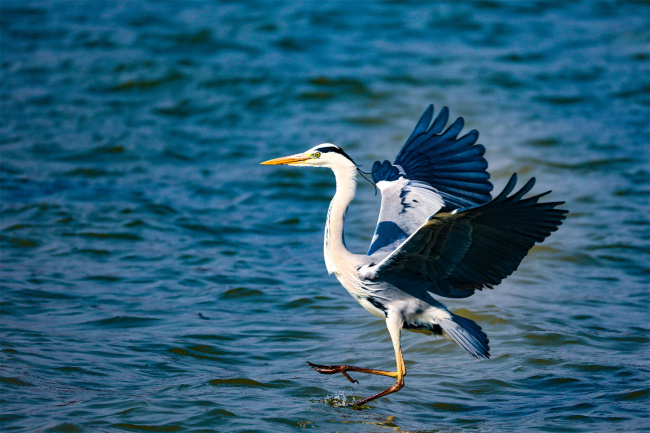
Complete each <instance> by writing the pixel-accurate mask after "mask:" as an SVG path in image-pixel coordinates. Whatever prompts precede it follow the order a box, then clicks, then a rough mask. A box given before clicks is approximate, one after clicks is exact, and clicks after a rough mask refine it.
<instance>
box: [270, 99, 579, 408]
mask: <svg viewBox="0 0 650 433" xmlns="http://www.w3.org/2000/svg"><path fill="white" fill-rule="evenodd" d="M433 113H434V111H433V105H430V106H429V107H428V108H427V109H426V111H425V112H424V114H423V115H422V117H421V118H420V120H419V121H418V123H417V125H416V126H415V129H414V130H413V132H412V133H411V135H410V136H409V138H408V139H407V140H406V143H405V144H404V146H403V147H402V149H401V151H400V152H399V153H398V155H397V157H396V158H395V161H394V162H393V163H392V164H391V163H390V162H389V161H384V162H379V161H376V162H375V163H374V165H373V167H372V171H371V174H372V179H373V181H374V183H375V184H376V186H377V188H378V189H379V190H380V191H381V208H380V212H379V219H378V222H377V227H376V229H375V232H374V236H373V238H372V241H371V243H370V247H369V249H368V252H367V254H354V253H351V252H350V251H348V249H347V248H346V245H345V240H344V236H343V225H344V219H345V214H346V211H347V209H348V206H349V204H350V203H351V201H352V199H353V197H354V194H355V189H356V175H357V170H358V166H357V164H356V163H355V162H354V161H353V160H352V158H350V156H349V155H348V154H347V153H345V152H344V151H343V149H341V148H340V147H338V146H335V145H333V144H330V143H325V144H319V145H318V146H315V147H313V148H312V149H309V150H307V151H306V152H304V153H299V154H296V155H291V156H285V157H282V158H276V159H271V160H269V161H265V162H263V163H262V164H265V165H279V164H287V165H293V166H301V167H302V166H304V167H327V168H330V169H331V170H332V171H333V172H334V176H335V177H336V193H335V194H334V198H333V199H332V201H331V203H330V206H329V210H328V212H327V221H326V224H325V242H324V253H325V265H326V267H327V271H328V272H329V273H330V274H334V275H335V276H336V277H337V278H338V280H339V282H340V283H341V284H342V285H343V287H345V289H346V290H347V291H348V292H349V293H350V295H352V297H353V298H354V299H356V300H357V301H358V302H359V303H360V304H361V305H362V306H363V307H364V308H365V309H366V310H368V311H369V312H370V313H372V314H374V315H375V316H377V317H380V318H382V319H385V320H386V327H387V328H388V332H389V333H390V337H391V339H392V342H393V347H394V350H395V358H396V362H397V369H396V371H383V370H375V369H370V368H361V367H355V366H351V365H319V364H312V363H309V365H310V366H311V367H312V368H313V369H314V370H316V371H317V372H318V373H322V374H337V373H341V374H343V375H344V376H345V377H346V378H347V379H348V380H349V381H350V382H356V380H354V379H352V378H351V377H350V375H349V374H348V373H349V372H359V373H369V374H376V375H381V376H388V377H392V378H394V379H396V382H395V384H394V385H393V386H391V387H390V388H388V389H386V390H385V391H382V392H380V393H378V394H375V395H372V396H370V397H368V398H364V399H362V400H359V401H356V402H355V403H354V404H355V405H362V404H364V403H367V402H369V401H371V400H374V399H376V398H378V397H382V396H384V395H387V394H390V393H392V392H395V391H398V390H400V389H401V388H402V387H403V386H404V375H405V374H406V367H405V365H404V358H403V356H402V350H401V345H400V338H401V330H402V329H406V330H413V331H422V332H425V333H428V334H433V335H437V336H441V337H443V338H446V339H448V340H451V341H453V342H455V343H457V344H458V345H459V346H460V347H462V348H463V349H465V351H467V353H469V355H470V356H472V357H473V358H489V357H490V347H489V345H488V343H489V340H488V338H487V335H486V334H485V332H483V330H482V329H481V327H480V326H479V325H477V324H476V323H475V322H474V321H472V320H470V319H467V318H464V317H461V316H459V315H457V314H454V313H452V312H451V311H449V310H448V309H447V307H445V306H444V305H443V304H442V303H440V302H439V301H438V300H436V299H434V297H433V296H434V295H436V296H442V297H448V298H465V297H468V296H471V295H472V294H474V292H475V291H476V290H482V289H483V288H490V289H491V288H493V286H495V285H497V284H499V283H500V282H501V281H502V280H503V279H504V278H506V277H507V276H508V275H510V274H512V273H513V272H514V271H515V270H516V269H517V267H518V266H519V264H520V262H521V261H522V259H523V258H524V257H525V256H526V254H527V253H528V251H529V250H530V249H531V248H532V247H533V245H534V244H535V243H538V242H542V241H543V240H544V239H545V238H546V237H547V236H549V235H550V234H551V232H553V231H555V230H557V228H558V226H559V225H560V224H561V223H562V220H563V219H564V218H565V215H564V214H565V213H567V211H566V210H563V209H557V208H556V207H557V206H559V205H561V204H563V203H564V202H546V203H540V202H539V199H540V198H541V197H542V196H545V195H546V194H548V193H550V191H547V192H545V193H542V194H538V195H535V196H532V197H528V198H524V195H526V194H527V193H528V192H529V191H530V190H531V189H532V188H533V185H534V183H535V178H532V179H530V180H529V181H528V182H527V183H526V184H525V185H524V186H523V187H521V188H520V189H519V190H518V191H516V192H515V193H512V192H513V191H514V189H515V185H516V183H517V175H516V174H513V175H512V177H511V178H510V180H509V181H508V183H507V185H506V186H505V188H504V189H503V191H501V193H500V194H499V195H497V196H496V197H495V198H492V197H491V194H490V191H492V184H491V183H490V181H489V178H490V175H489V174H488V173H487V171H486V169H487V166H488V164H487V161H486V160H485V158H484V157H483V155H484V153H485V148H484V147H483V146H482V145H480V144H476V141H477V139H478V132H477V131H476V130H472V131H470V132H469V133H467V134H466V135H463V136H462V137H460V138H458V134H459V133H460V131H461V130H462V129H463V126H464V120H463V118H462V117H461V118H458V119H456V121H455V122H453V123H452V124H451V125H450V126H449V127H448V128H447V129H446V130H444V127H445V125H446V124H447V121H448V119H449V110H448V109H447V107H444V108H443V109H442V110H440V113H439V114H438V116H437V117H436V119H435V120H433V122H432V119H433ZM511 193H512V194H511Z"/></svg>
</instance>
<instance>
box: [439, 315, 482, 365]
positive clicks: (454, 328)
mask: <svg viewBox="0 0 650 433" xmlns="http://www.w3.org/2000/svg"><path fill="white" fill-rule="evenodd" d="M449 314H450V315H451V316H450V317H449V318H440V319H438V320H437V321H436V322H437V324H438V325H439V326H440V328H442V336H443V337H444V338H446V339H448V340H451V341H454V342H456V343H457V344H458V345H459V346H460V347H462V348H463V349H465V351H466V352H467V353H469V354H470V355H471V356H472V358H489V357H490V345H489V343H490V340H488V338H487V335H485V332H483V330H482V329H481V327H480V326H478V325H477V324H476V322H474V321H473V320H470V319H466V318H464V317H461V316H457V315H456V314H453V313H451V312H450V313H449ZM434 326H435V325H434Z"/></svg>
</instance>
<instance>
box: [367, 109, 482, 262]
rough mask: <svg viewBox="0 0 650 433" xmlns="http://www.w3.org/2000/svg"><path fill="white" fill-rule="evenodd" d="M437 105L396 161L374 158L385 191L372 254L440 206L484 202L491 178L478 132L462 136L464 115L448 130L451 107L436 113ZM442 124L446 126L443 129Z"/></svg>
mask: <svg viewBox="0 0 650 433" xmlns="http://www.w3.org/2000/svg"><path fill="white" fill-rule="evenodd" d="M433 114H434V110H433V105H430V106H429V107H428V108H427V109H426V110H425V112H424V113H423V114H422V116H421V117H420V120H419V121H418V123H417V124H416V125H415V128H414V129H413V132H412V133H411V135H410V136H409V138H408V139H407V140H406V143H405V144H404V146H403V147H402V150H400V152H399V153H398V155H397V157H396V158H395V161H394V162H393V164H391V163H390V162H389V161H384V162H383V163H380V162H379V161H376V162H375V163H374V165H373V167H372V178H373V180H374V181H375V183H376V184H377V186H378V187H379V189H380V190H381V192H382V202H381V210H380V213H379V219H378V222H377V228H376V229H375V234H374V236H373V240H372V242H371V245H370V248H369V250H368V255H373V254H375V253H378V252H380V254H381V255H386V254H387V253H389V252H390V251H392V250H393V249H395V248H396V247H398V246H399V245H401V243H402V242H403V241H404V240H405V239H406V238H407V237H408V236H409V235H411V234H412V233H413V232H415V231H416V230H417V229H418V227H420V225H422V223H423V222H424V221H426V219H427V218H428V217H429V216H430V215H433V214H435V213H437V212H438V211H440V210H441V209H445V210H451V209H458V208H465V207H470V206H475V205H479V204H482V203H486V202H487V201H489V200H490V191H491V190H492V184H491V183H490V181H489V180H488V179H489V178H490V175H489V174H488V173H487V172H486V169H487V161H486V160H485V158H484V157H483V155H484V154H485V148H484V147H483V146H482V145H480V144H476V140H477V139H478V132H477V131H476V130H472V131H470V132H468V133H467V134H465V135H463V136H462V137H460V138H457V137H458V134H459V133H460V131H461V130H462V129H463V126H464V123H465V121H464V120H463V118H458V119H456V120H455V121H454V122H453V123H452V124H451V125H450V126H449V127H448V128H447V129H446V130H444V127H445V125H446V124H447V121H448V120H449V109H448V108H447V107H443V108H442V110H440V112H439V113H438V116H437V117H436V119H435V120H434V121H433V123H432V122H431V120H432V119H433ZM443 130H444V132H443Z"/></svg>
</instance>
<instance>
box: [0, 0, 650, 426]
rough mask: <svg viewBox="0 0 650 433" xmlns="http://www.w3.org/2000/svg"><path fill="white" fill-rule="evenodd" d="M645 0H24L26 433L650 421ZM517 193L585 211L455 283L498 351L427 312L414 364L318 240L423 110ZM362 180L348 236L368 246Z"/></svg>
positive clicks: (14, 81)
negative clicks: (491, 275) (437, 335)
mask: <svg viewBox="0 0 650 433" xmlns="http://www.w3.org/2000/svg"><path fill="white" fill-rule="evenodd" d="M648 17H650V7H649V6H648V5H647V4H646V3H644V2H623V3H621V2H592V1H587V0H584V1H575V2H566V3H548V2H511V3H505V2H489V1H483V2H471V3H470V2H468V3H451V2H450V3H446V2H443V3H436V4H429V3H426V2H422V3H420V2H415V3H411V2H373V3H370V2H369V3H365V2H361V3H352V2H332V3H328V4H326V5H321V4H316V3H309V2H307V3H289V2H259V3H257V2H245V3H228V2H221V3H188V2H171V3H164V2H163V3H161V2H149V3H145V2H139V3H137V4H136V3H125V4H122V3H118V2H102V3H88V4H84V3H75V5H74V7H73V8H71V7H70V4H69V3H66V2H59V1H54V2H48V3H32V2H18V1H3V2H2V3H0V36H1V37H2V49H1V51H0V70H1V76H2V79H0V113H1V115H0V143H1V146H2V147H1V148H0V201H1V206H2V212H1V217H0V242H1V243H2V244H1V247H0V257H1V261H0V262H1V265H0V266H1V268H2V274H1V283H0V284H1V286H0V314H1V316H0V321H1V324H2V331H1V332H2V334H1V335H2V338H1V342H0V343H1V347H0V384H1V385H0V386H2V391H3V392H2V397H0V399H1V400H0V401H1V403H2V404H1V405H2V414H1V415H0V421H1V425H2V427H3V428H4V430H7V431H9V430H12V431H25V432H31V431H185V430H188V431H298V430H302V429H306V428H313V429H317V430H323V431H330V430H331V431H334V430H336V431H342V432H343V431H349V432H357V431H387V430H390V429H393V430H395V431H409V432H411V431H438V430H439V431H459V430H464V429H475V430H484V431H513V430H517V431H526V430H527V431H533V432H537V431H540V430H544V431H604V430H607V431H609V430H616V429H619V430H629V431H638V430H642V429H643V428H644V427H647V425H648V403H650V401H649V400H650V391H649V387H648V378H649V370H650V368H649V365H648V362H647V359H649V358H650V356H649V355H650V353H649V352H648V343H649V341H648V339H649V337H648V331H649V329H650V324H649V323H648V312H649V308H650V307H649V302H648V301H649V296H648V295H649V294H648V287H649V281H648V275H649V274H650V272H649V268H648V263H649V262H650V260H649V258H648V251H649V248H648V239H649V237H650V235H649V231H648V208H649V204H650V203H649V188H648V184H649V182H648V178H649V169H648V167H650V165H649V162H650V161H648V158H649V153H648V152H647V144H648V143H649V142H650V114H649V107H650V78H649V77H650V73H649V72H650V53H648V49H647V47H648V43H649V42H650V30H649V29H650V18H648ZM429 103H434V104H435V105H436V107H437V109H440V108H441V107H442V106H444V105H448V106H449V107H450V110H451V115H452V116H463V117H464V118H465V122H466V123H465V124H466V125H467V126H466V131H469V130H471V129H474V128H475V129H477V130H479V131H480V133H481V137H480V139H479V141H480V142H481V143H483V144H484V145H485V146H486V148H487V153H486V157H487V159H488V161H489V163H490V168H489V171H490V173H491V174H492V179H493V180H494V183H495V190H500V189H501V188H502V187H503V186H504V185H505V182H506V180H507V179H508V177H509V176H510V174H511V173H512V172H514V171H516V172H518V174H519V175H520V177H521V178H523V179H525V178H529V177H532V176H535V177H537V179H538V186H537V187H536V188H535V189H534V192H535V191H536V192H541V191H544V190H546V189H553V194H552V195H551V196H550V197H551V198H552V199H553V200H565V201H566V202H567V205H566V207H567V208H568V209H570V210H571V213H570V214H569V215H568V219H567V220H566V221H565V223H564V224H563V225H562V227H561V228H560V230H559V231H558V232H557V233H556V234H554V235H553V236H551V237H550V238H549V239H548V240H547V241H546V242H545V243H544V244H543V245H541V246H538V247H535V248H534V249H533V250H532V251H531V253H530V255H529V257H528V258H527V259H525V260H524V262H523V263H522V265H521V267H520V269H519V270H518V271H517V272H516V273H515V274H514V275H512V276H511V277H509V278H508V279H507V280H505V282H504V283H503V284H501V285H500V286H499V287H497V288H495V289H494V290H493V291H483V292H482V293H478V294H477V295H476V296H473V297H471V298H469V299H464V300H450V301H448V302H447V303H448V305H449V306H450V308H452V309H453V310H454V311H456V312H457V313H458V314H461V315H463V316H466V317H469V318H471V319H472V320H475V321H477V322H478V323H479V324H480V325H481V326H482V327H483V328H484V329H485V330H486V332H487V333H488V335H489V337H490V341H491V347H492V352H493V358H492V359H490V360H489V361H480V362H477V361H473V360H472V359H470V358H469V357H467V355H466V354H465V353H463V352H462V350H460V349H459V348H458V347H456V346H454V345H452V344H450V343H448V342H446V341H442V340H432V339H431V338H428V337H426V336H423V335H420V334H414V333H406V334H405V335H404V337H403V340H404V347H403V348H404V353H405V357H406V363H407V369H408V375H407V376H406V387H405V388H404V389H402V390H401V391H400V392H399V393H397V394H394V395H391V396H389V397H387V398H383V399H380V400H378V401H375V402H372V403H371V404H369V405H367V406H366V407H364V408H361V409H358V410H357V409H354V408H351V407H349V406H347V404H348V403H350V402H352V401H354V400H356V399H357V398H359V397H362V396H367V395H371V394H373V393H376V392H378V391H381V390H383V389H385V388H386V386H388V385H390V384H389V383H387V382H386V380H385V378H378V377H359V378H358V379H359V381H360V382H361V383H360V384H358V385H357V384H351V383H348V382H347V381H346V380H345V379H344V378H341V377H336V376H332V377H323V376H320V375H318V374H316V373H315V372H313V371H312V370H311V369H310V368H309V367H308V366H307V364H306V363H305V362H306V361H312V362H319V363H334V362H336V363H348V364H354V365H361V366H368V367H373V368H380V369H392V368H394V365H393V363H394V357H393V350H392V346H391V343H390V337H389V335H388V333H387V332H386V329H385V326H384V324H383V323H382V322H381V321H379V320H377V319H376V318H374V317H372V316H370V315H368V314H367V313H366V312H365V311H364V310H363V309H361V308H360V307H359V306H358V305H357V304H356V302H354V301H353V300H352V299H350V297H349V295H348V294H347V293H345V291H344V290H343V289H342V288H341V287H340V286H339V285H338V283H337V282H336V281H335V280H334V279H333V278H331V277H328V276H327V273H326V270H325V266H324V263H323V258H322V231H323V226H324V220H325V213H326V211H327V206H328V203H329V200H330V198H331V196H332V193H333V188H334V180H333V177H332V176H331V173H329V172H327V171H326V170H322V171H320V170H291V169H287V170H270V169H269V168H268V167H261V166H259V165H258V164H259V162H260V161H263V160H266V159H269V158H271V157H275V156H278V155H285V154H290V153H293V152H297V151H300V150H303V149H306V148H309V147H311V146H313V145H315V144H318V143H322V142H334V143H336V144H339V145H341V146H342V147H343V148H345V150H346V151H347V152H348V153H349V154H350V155H351V156H352V157H353V158H354V159H355V161H357V162H359V163H361V164H363V168H364V169H366V170H367V169H368V168H369V167H371V165H372V163H373V162H374V161H375V160H377V159H381V160H383V159H390V158H392V157H394V155H395V154H396V153H397V151H398V150H399V148H400V146H401V144H402V143H403V141H404V140H405V138H406V137H407V136H408V134H410V132H411V128H412V127H413V125H414V123H415V121H416V120H417V118H418V116H419V115H420V113H421V112H422V110H423V109H424V108H425V107H426V106H427V105H428V104H429ZM378 207H379V202H378V198H377V197H375V196H374V190H373V188H372V187H371V186H370V185H368V184H366V183H365V182H360V183H359V191H358V194H357V198H356V199H355V201H354V202H353V204H352V207H351V209H350V212H349V213H348V215H347V219H346V223H347V227H346V240H347V241H348V247H349V248H350V249H351V250H353V251H358V252H362V251H365V250H366V249H367V246H368V244H369V242H370V238H371V236H372V232H373V229H374V224H375V223H376V215H377V212H378Z"/></svg>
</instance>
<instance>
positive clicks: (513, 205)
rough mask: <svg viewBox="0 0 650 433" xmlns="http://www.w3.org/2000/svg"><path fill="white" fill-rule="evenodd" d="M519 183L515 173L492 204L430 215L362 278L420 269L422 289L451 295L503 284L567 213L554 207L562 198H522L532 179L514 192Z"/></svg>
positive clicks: (390, 277)
mask: <svg viewBox="0 0 650 433" xmlns="http://www.w3.org/2000/svg"><path fill="white" fill-rule="evenodd" d="M516 182H517V176H516V175H513V176H512V177H511V178H510V180H509V181H508V183H507V185H506V186H505V188H504V189H503V191H502V192H501V193H500V194H499V195H498V196H497V197H495V198H494V199H493V200H492V201H490V202H489V203H486V204H483V205H478V206H475V207H472V208H468V209H465V210H462V211H458V212H453V213H446V212H441V213H438V214H436V215H432V216H431V217H430V218H429V219H428V220H427V221H426V222H425V223H424V224H422V225H421V226H420V228H419V229H418V230H417V231H416V232H415V233H413V234H412V235H411V236H409V237H408V239H406V240H405V241H404V242H403V243H401V245H400V246H399V247H398V248H397V249H396V250H394V251H393V252H392V253H390V254H389V255H387V256H386V257H385V258H384V259H383V260H382V261H381V262H379V263H378V264H377V265H374V266H370V267H367V268H366V269H365V270H364V276H365V277H366V278H369V279H375V280H376V279H386V280H387V281H391V282H393V283H395V282H397V284H399V281H402V280H406V279H407V278H406V277H405V275H406V274H409V273H416V274H418V275H417V280H418V281H419V282H420V283H421V288H420V289H418V290H420V291H429V292H432V293H434V294H437V295H440V296H446V297H452V298H460V297H467V296H470V295H471V294H473V293H474V291H475V290H481V289H483V288H485V287H487V288H492V286H495V285H497V284H499V283H501V281H502V280H503V279H504V278H506V277H507V276H508V275H510V274H512V273H513V272H514V271H515V270H516V269H517V267H518V266H519V264H520V263H521V261H522V259H523V258H524V257H525V256H526V254H527V253H528V251H529V250H530V248H532V247H533V245H535V243H538V242H542V241H543V240H544V239H545V238H546V237H547V236H549V235H550V234H551V233H552V232H554V231H555V230H557V228H558V226H559V225H560V224H561V223H562V220H563V219H564V218H565V214H566V213H567V211H566V210H563V209H557V208H556V207H557V206H559V205H561V204H563V202H547V203H539V202H538V201H539V199H540V198H541V197H543V196H544V195H546V194H548V192H546V193H543V194H539V195H535V196H533V197H529V198H526V199H524V198H523V196H524V195H525V194H526V193H528V192H530V190H531V189H532V187H533V185H534V184H535V179H534V178H533V179H530V180H529V181H528V182H527V183H526V184H525V185H524V186H523V187H522V188H521V189H520V190H519V191H517V192H515V193H514V194H511V193H512V191H513V190H514V188H515V185H516ZM549 192H550V191H549ZM510 194H511V195H510ZM398 287H399V286H398ZM407 289H408V290H411V291H412V290H413V288H412V287H408V288H407ZM414 295H417V296H423V295H424V294H423V293H414Z"/></svg>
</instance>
